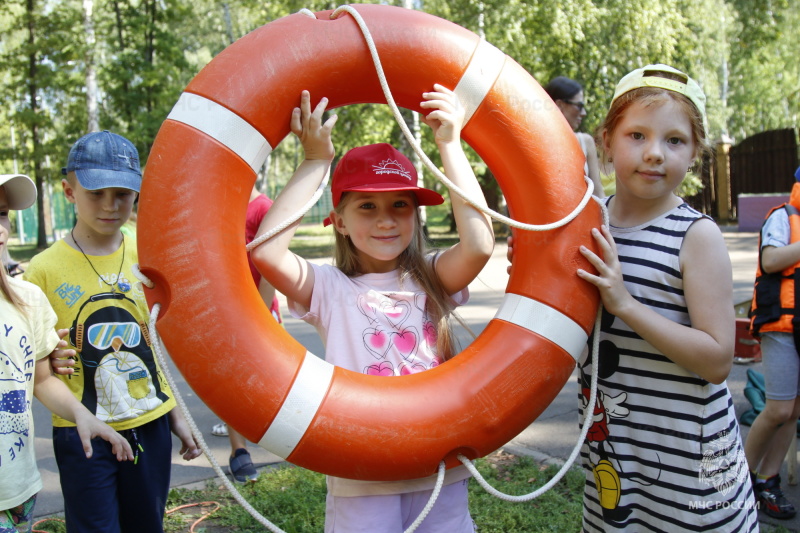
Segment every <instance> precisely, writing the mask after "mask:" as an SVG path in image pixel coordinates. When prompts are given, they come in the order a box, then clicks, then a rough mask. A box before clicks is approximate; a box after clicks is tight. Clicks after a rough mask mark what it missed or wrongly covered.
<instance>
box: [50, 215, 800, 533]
mask: <svg viewBox="0 0 800 533" xmlns="http://www.w3.org/2000/svg"><path fill="white" fill-rule="evenodd" d="M724 235H725V240H726V243H727V245H728V250H729V252H730V256H731V261H732V264H733V274H734V302H735V303H739V302H743V301H745V300H749V299H750V298H751V295H752V285H753V279H754V274H755V265H756V261H757V256H756V253H755V252H756V246H757V242H758V241H757V234H755V233H737V232H736V231H735V228H733V229H732V230H731V231H728V230H727V228H726V231H725V232H724ZM505 254H506V247H505V246H504V245H502V244H498V246H497V247H496V249H495V253H494V255H493V257H492V260H491V261H490V262H489V264H488V265H487V267H486V268H485V269H484V271H483V272H482V273H481V275H480V276H479V277H478V279H476V281H475V282H474V283H473V284H472V285H471V286H470V291H471V300H470V303H469V305H467V306H466V307H464V308H462V309H461V310H460V313H461V315H462V317H463V318H464V319H465V320H466V321H467V323H468V324H469V325H470V327H471V328H472V329H473V331H474V332H475V333H476V334H477V333H480V331H482V330H483V327H484V326H485V325H486V323H487V322H488V321H489V320H490V319H491V317H492V316H493V315H494V313H495V311H496V310H497V307H498V305H499V304H500V302H501V300H502V298H503V293H504V291H505V286H506V282H507V281H508V275H507V274H506V264H507V263H506V259H505ZM709 268H714V265H711V264H709ZM281 303H282V308H284V309H285V302H281ZM286 329H287V330H288V331H289V333H291V334H292V335H293V336H294V337H295V338H296V339H297V340H298V341H299V342H301V343H302V344H303V345H304V346H305V347H306V348H308V349H309V350H310V351H311V352H312V353H315V354H318V355H320V354H322V353H323V348H322V344H321V342H320V340H319V338H318V337H317V334H316V332H315V331H314V329H313V328H311V327H310V326H308V325H307V324H305V323H303V322H301V321H298V320H295V319H292V318H291V317H286ZM760 366H761V365H760V363H758V364H754V365H750V366H743V365H734V367H733V370H732V372H731V375H730V377H729V379H728V385H729V387H730V389H731V392H732V394H733V397H734V401H735V405H736V409H737V412H739V413H741V412H743V411H744V410H746V409H748V408H749V407H750V406H749V403H748V402H747V400H746V399H745V398H744V396H743V393H742V391H743V389H744V384H745V380H746V370H747V368H754V369H756V370H760ZM172 370H173V374H174V376H175V378H176V380H177V381H178V383H179V389H180V392H181V394H183V397H184V398H185V400H186V402H187V403H188V404H189V406H190V410H191V412H192V416H193V417H194V418H195V420H196V422H197V425H198V427H199V428H200V429H201V430H202V431H203V436H204V437H205V439H206V441H207V442H208V444H209V446H210V447H211V449H212V451H213V453H214V455H215V456H216V457H217V460H218V461H220V462H221V463H222V464H223V465H225V467H227V462H228V459H227V458H228V455H229V453H230V448H229V444H228V439H227V438H220V437H213V436H211V433H210V432H211V427H212V426H213V425H214V424H215V423H216V422H218V419H217V417H216V416H215V415H214V414H213V413H212V412H211V411H210V410H209V409H208V408H207V407H206V406H205V405H204V404H203V403H202V401H201V400H200V399H199V398H198V397H197V396H196V395H195V394H194V393H193V392H192V391H191V390H190V389H189V387H188V385H186V383H185V381H184V380H183V378H182V377H181V376H180V374H179V373H178V372H177V371H175V369H174V367H173V369H172ZM577 398H578V386H577V382H576V380H575V379H574V377H573V378H572V379H570V380H569V381H568V382H567V384H566V385H565V386H564V388H563V390H562V391H561V393H560V394H559V395H558V396H557V397H556V399H555V400H554V401H553V402H552V403H551V404H550V406H549V407H548V408H547V409H546V410H545V411H544V413H542V415H541V416H540V417H539V418H538V419H537V420H536V422H534V423H533V424H531V425H530V426H529V427H528V428H527V429H526V430H525V431H523V432H522V433H520V435H518V436H517V437H516V438H515V439H513V440H512V441H511V442H509V443H508V448H509V451H512V452H514V453H528V454H533V455H536V456H537V457H539V458H553V459H556V460H563V459H566V458H567V457H568V456H569V454H570V452H571V451H572V448H573V447H574V446H575V443H576V440H577V438H578V433H579V428H578V420H577ZM34 412H35V418H36V452H37V456H38V459H39V469H40V471H41V473H42V477H43V478H44V485H45V487H44V489H43V490H42V492H41V493H40V495H39V499H38V501H37V505H36V515H37V516H45V515H50V514H53V513H58V512H62V511H63V500H62V498H61V491H60V488H59V485H58V470H57V467H56V464H55V460H54V458H53V452H52V444H51V439H50V433H51V430H50V421H49V414H48V413H47V412H46V411H45V410H44V408H42V407H41V405H39V404H38V402H36V404H35V408H34ZM747 429H748V428H747V427H743V432H744V434H745V435H746V433H747ZM174 448H175V450H177V448H178V443H177V440H175V446H174ZM249 450H250V453H251V455H252V457H253V461H254V462H255V463H256V464H257V465H265V464H268V463H272V462H276V461H278V460H279V458H278V457H276V456H274V455H273V454H271V453H269V452H267V451H266V450H263V449H261V448H259V447H258V446H256V445H250V446H249ZM213 476H214V472H213V470H212V469H211V466H210V464H209V462H208V460H207V459H206V458H205V457H201V458H199V459H196V460H195V461H192V462H190V463H186V462H184V461H182V460H181V459H180V457H179V456H178V455H177V452H174V453H173V467H172V484H173V486H183V485H187V484H190V483H193V482H197V481H202V480H206V479H209V478H211V477H213ZM783 477H784V479H785V478H786V474H785V472H784V474H783ZM787 496H788V497H789V498H790V499H791V500H792V501H793V502H796V503H797V504H800V487H798V486H795V487H789V490H788V491H787ZM763 520H764V521H770V520H771V519H769V518H768V517H763ZM773 522H775V523H779V524H780V525H782V526H784V527H787V528H788V529H790V530H793V531H800V518H796V519H794V520H791V521H782V522H777V521H773Z"/></svg>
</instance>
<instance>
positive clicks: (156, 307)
mask: <svg viewBox="0 0 800 533" xmlns="http://www.w3.org/2000/svg"><path fill="white" fill-rule="evenodd" d="M134 274H135V275H136V276H137V277H138V276H142V277H141V278H140V279H141V280H142V283H144V284H145V285H147V283H148V282H149V283H150V284H152V282H151V281H150V280H149V279H147V278H146V277H145V276H143V275H142V274H141V272H140V271H139V268H138V266H137V268H136V269H135V270H134ZM148 286H150V285H148ZM160 310H161V304H159V303H155V304H153V309H152V310H151V311H150V323H149V330H150V338H151V339H152V340H153V348H154V350H153V351H155V353H156V357H157V358H158V364H159V365H161V371H162V372H163V373H164V377H165V378H166V379H167V383H169V387H170V388H171V389H172V394H173V395H174V396H175V401H176V402H177V403H178V407H180V410H181V412H182V413H183V417H184V418H185V419H186V423H187V424H189V428H190V429H191V431H192V435H194V438H195V440H196V441H197V443H198V444H199V445H200V449H201V450H203V453H204V454H205V455H206V457H207V458H208V461H209V462H210V463H211V467H212V468H213V469H214V472H216V473H217V476H218V477H219V478H220V479H221V480H222V482H223V483H224V484H225V486H226V487H227V488H228V490H229V491H230V492H231V494H232V495H233V497H234V498H235V499H236V501H237V502H239V504H240V505H241V506H242V507H244V509H245V510H246V511H247V512H248V513H250V515H251V516H252V517H253V518H255V519H256V520H257V521H258V522H259V523H261V525H263V526H264V527H266V528H267V529H269V530H270V531H272V532H273V533H286V532H285V531H283V530H282V529H281V528H279V527H278V526H276V525H275V524H273V523H272V522H270V521H269V520H267V519H266V518H264V517H263V516H262V515H261V513H259V512H258V511H256V509H255V508H254V507H253V506H252V505H250V504H249V503H248V501H247V500H246V499H245V498H244V496H242V495H241V494H240V493H239V491H238V490H237V489H236V486H235V485H234V484H233V483H231V481H230V480H229V479H228V476H226V475H225V472H223V471H222V468H221V467H220V466H219V463H218V462H217V459H216V457H214V453H213V452H212V451H211V449H210V448H209V447H208V444H206V441H205V439H204V438H203V432H202V431H200V429H199V428H198V427H197V424H196V423H195V421H194V417H192V413H191V412H189V408H188V407H187V406H186V402H184V400H183V397H182V396H181V394H180V392H179V391H178V386H177V384H176V383H175V379H174V378H173V377H172V373H171V372H170V370H169V366H168V365H167V360H166V357H164V353H163V352H162V350H161V344H162V343H161V337H160V336H159V335H158V330H157V329H156V320H158V313H159V311H160Z"/></svg>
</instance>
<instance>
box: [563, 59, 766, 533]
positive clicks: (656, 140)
mask: <svg viewBox="0 0 800 533" xmlns="http://www.w3.org/2000/svg"><path fill="white" fill-rule="evenodd" d="M599 131H600V134H601V136H602V148H603V151H604V154H605V156H606V157H607V158H608V160H609V161H610V162H613V164H614V171H615V173H616V194H615V195H614V196H612V197H610V198H608V199H606V200H605V202H606V205H607V207H608V214H609V217H610V227H605V226H603V227H601V228H600V229H594V230H592V235H593V238H594V240H595V241H596V242H597V245H598V247H599V250H600V251H599V254H595V253H593V252H592V251H591V250H589V249H588V248H585V247H583V248H582V249H581V252H582V254H583V255H584V256H585V257H586V258H587V259H588V260H589V262H590V263H591V264H592V265H593V266H594V268H595V269H596V273H593V272H589V271H586V270H583V269H579V270H578V271H577V274H578V276H579V277H580V278H581V279H583V280H585V281H587V282H589V283H592V284H593V285H595V286H596V287H597V288H598V290H599V291H600V295H601V298H602V303H603V308H604V313H603V320H602V325H601V330H600V331H599V332H597V333H598V334H599V335H600V339H601V343H600V353H599V365H600V368H599V378H600V380H599V385H598V402H597V404H596V405H594V406H586V405H584V406H583V409H582V410H585V409H587V408H588V409H592V410H593V411H594V412H595V413H596V419H595V424H594V426H593V427H592V430H591V431H590V432H589V436H588V437H587V440H586V442H585V443H584V447H583V450H582V454H581V455H582V459H583V464H584V469H585V471H586V484H585V489H584V499H583V501H584V512H583V528H584V530H585V531H605V532H608V531H626V530H627V531H630V530H644V529H647V530H654V531H655V530H662V529H664V527H665V526H666V527H667V528H668V529H671V530H676V531H677V530H692V531H715V532H719V531H755V530H757V529H758V521H757V512H756V509H755V503H754V500H753V493H752V488H751V485H750V480H749V476H748V475H747V465H746V461H745V458H744V453H743V450H742V445H741V438H740V435H739V426H738V423H737V421H736V415H735V413H734V411H733V402H732V400H731V395H730V392H729V390H728V387H727V385H726V384H725V379H726V377H727V376H728V373H729V371H730V368H731V365H732V362H733V343H734V323H735V322H734V316H733V303H732V292H733V283H732V273H731V264H730V259H729V257H728V252H727V249H726V247H725V243H724V240H723V238H722V234H721V233H720V231H719V228H718V227H717V226H716V224H714V222H713V221H712V220H711V219H710V218H708V217H706V216H703V215H702V214H700V213H698V212H697V211H695V210H694V209H692V208H691V207H689V206H688V205H687V204H686V203H684V201H683V200H682V199H681V198H680V197H678V196H676V195H675V189H676V188H677V187H678V186H679V185H680V184H681V182H682V181H683V178H684V176H685V175H686V172H687V169H689V167H690V166H691V165H692V163H693V161H694V160H695V159H696V158H697V157H699V156H700V155H701V153H702V151H703V150H704V149H705V146H706V141H705V139H706V135H707V128H706V127H705V95H704V94H703V92H702V90H701V89H700V86H699V85H698V84H697V83H696V82H695V81H694V80H692V79H691V78H689V76H687V75H686V74H684V73H683V72H680V71H678V70H676V69H674V68H672V67H669V66H666V65H650V66H647V67H644V68H640V69H637V70H634V71H633V72H631V73H629V74H628V75H626V76H625V77H623V78H622V80H620V82H619V84H618V85H617V87H616V90H615V92H614V97H613V100H612V103H611V108H610V109H609V112H608V115H607V116H606V118H605V120H604V122H603V123H602V124H601V126H600V129H599ZM592 364H593V361H592V360H591V358H586V360H584V361H582V362H581V375H582V381H583V383H584V386H585V387H587V389H585V390H584V392H585V397H588V376H590V375H591V365H592ZM585 403H586V400H585V398H584V404H585Z"/></svg>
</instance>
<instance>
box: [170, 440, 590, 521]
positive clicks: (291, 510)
mask: <svg viewBox="0 0 800 533" xmlns="http://www.w3.org/2000/svg"><path fill="white" fill-rule="evenodd" d="M475 464H476V466H477V467H478V471H479V472H480V473H481V475H482V476H483V477H484V478H485V479H486V480H487V481H488V482H489V484H490V485H492V486H493V487H495V488H497V489H498V490H500V491H501V492H505V493H507V494H515V495H521V494H529V493H531V492H533V491H534V490H536V489H537V488H538V487H541V486H542V485H544V484H545V483H546V482H548V481H549V480H550V479H551V478H552V477H553V476H554V475H555V473H556V471H557V470H558V468H556V467H554V466H547V467H546V466H544V465H541V464H539V463H537V462H536V461H533V460H532V459H530V458H527V457H519V456H515V455H510V454H506V453H503V452H497V453H494V454H492V455H490V456H488V457H485V458H483V459H478V460H477V461H476V462H475ZM583 483H584V476H583V473H582V471H581V470H580V469H578V468H572V469H571V470H569V471H568V472H567V474H566V475H565V477H564V478H563V479H561V480H560V481H559V482H558V483H557V484H556V485H555V486H554V487H553V488H552V489H550V490H549V491H548V492H546V493H545V494H543V495H541V496H540V497H539V498H537V499H535V500H532V501H530V502H524V503H510V502H506V501H503V500H500V499H497V498H496V497H494V496H491V495H490V494H488V493H487V492H486V491H484V490H483V488H481V487H480V485H478V483H477V482H476V481H474V480H473V481H470V485H469V499H470V514H471V515H472V518H473V520H475V522H476V523H477V524H478V529H479V531H481V533H530V532H532V531H557V532H560V531H577V530H578V529H580V524H581V513H582V497H583ZM239 490H240V492H241V494H242V495H243V496H244V498H245V499H246V500H247V502H248V503H250V504H251V505H252V506H253V507H254V508H255V509H256V510H257V511H258V512H259V513H260V514H261V515H262V516H264V517H265V518H267V519H268V520H269V521H271V522H273V523H274V524H275V525H277V526H278V527H280V528H281V529H283V530H284V531H286V532H287V533H316V532H318V531H322V530H323V525H324V521H325V494H326V489H325V476H323V475H322V474H318V473H316V472H311V471H309V470H305V469H302V468H296V467H293V466H289V465H284V466H280V467H277V468H274V469H272V468H270V469H268V470H266V471H265V472H264V473H262V475H261V476H260V477H259V478H258V481H256V482H255V483H252V484H249V485H245V486H239ZM207 501H216V502H218V503H220V504H221V506H222V507H221V509H220V510H219V511H217V512H215V513H214V514H213V516H212V517H211V518H209V519H208V520H207V521H206V522H203V524H208V527H209V528H214V529H213V530H214V531H217V530H219V531H241V532H256V531H263V530H264V527H263V526H262V525H261V524H260V523H259V522H258V521H256V520H255V519H254V518H253V517H252V516H250V514H249V513H247V511H245V510H244V508H242V507H241V506H240V505H239V504H238V503H237V502H236V501H235V500H234V499H233V497H232V496H231V495H230V494H228V493H227V492H226V491H224V490H223V489H221V488H219V487H218V486H217V484H216V483H214V482H213V480H210V481H209V483H208V484H207V485H206V488H205V489H203V490H186V489H173V490H172V491H170V495H169V500H168V502H167V509H173V508H176V507H178V506H180V505H186V504H190V503H194V502H207ZM201 526H202V524H201ZM165 530H166V531H168V532H179V531H180V532H182V531H186V519H182V518H181V517H180V515H167V520H166V523H165Z"/></svg>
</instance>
